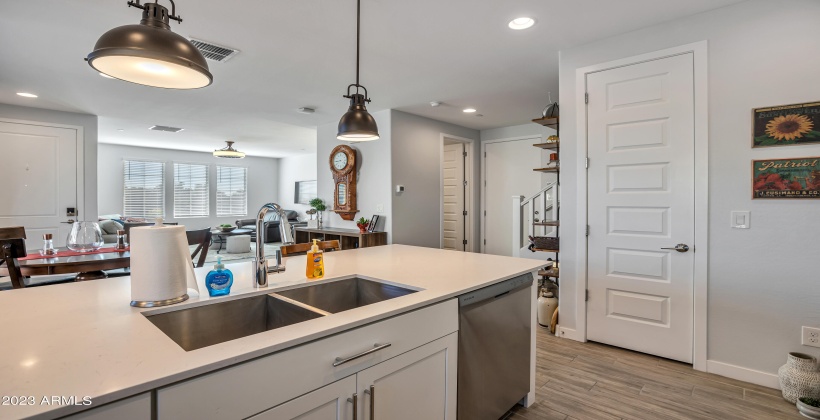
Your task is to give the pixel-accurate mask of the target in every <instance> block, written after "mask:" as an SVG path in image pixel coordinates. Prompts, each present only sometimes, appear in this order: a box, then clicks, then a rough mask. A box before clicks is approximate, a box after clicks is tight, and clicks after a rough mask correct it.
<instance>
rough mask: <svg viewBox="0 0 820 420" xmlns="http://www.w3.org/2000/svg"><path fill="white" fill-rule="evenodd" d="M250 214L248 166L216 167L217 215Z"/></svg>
mask: <svg viewBox="0 0 820 420" xmlns="http://www.w3.org/2000/svg"><path fill="white" fill-rule="evenodd" d="M246 214H248V168H240V167H236V166H217V167H216V215H217V216H220V217H221V216H244V215H246Z"/></svg>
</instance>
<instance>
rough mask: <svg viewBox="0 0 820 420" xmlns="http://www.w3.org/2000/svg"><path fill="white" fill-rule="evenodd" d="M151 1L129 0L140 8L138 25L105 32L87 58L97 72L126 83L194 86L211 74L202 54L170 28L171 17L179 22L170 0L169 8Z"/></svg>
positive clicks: (208, 81) (210, 79)
mask: <svg viewBox="0 0 820 420" xmlns="http://www.w3.org/2000/svg"><path fill="white" fill-rule="evenodd" d="M157 1H158V0H155V1H154V3H145V4H140V0H136V1H129V2H128V6H131V7H137V8H140V9H142V20H140V23H139V25H124V26H120V27H117V28H114V29H111V30H110V31H108V32H106V33H104V34H103V35H102V36H101V37H100V39H99V40H97V44H96V45H94V51H92V52H91V53H90V54H88V57H87V58H86V61H88V64H89V65H90V66H91V67H92V68H94V70H97V71H98V72H100V73H102V74H104V75H108V76H111V77H113V78H116V79H120V80H125V81H126V82H132V83H137V84H140V85H146V86H153V87H159V88H167V89H197V88H201V87H205V86H208V85H210V84H211V83H212V82H213V76H212V75H211V73H210V71H209V69H208V63H207V62H206V61H205V57H203V56H202V53H200V52H199V50H197V49H196V47H194V45H193V44H191V42H190V41H188V40H187V39H185V38H184V37H183V36H181V35H178V34H175V33H173V32H172V31H171V25H170V24H169V22H170V20H171V19H173V20H175V21H177V22H179V23H182V18H181V17H179V16H177V14H176V5H175V4H174V1H173V0H170V1H171V14H170V15H169V14H168V9H167V8H165V7H164V6H161V5H160V4H158V3H157Z"/></svg>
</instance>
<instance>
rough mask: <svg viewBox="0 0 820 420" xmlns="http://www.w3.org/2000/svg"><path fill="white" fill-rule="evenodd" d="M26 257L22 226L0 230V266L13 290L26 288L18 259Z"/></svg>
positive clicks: (24, 232)
mask: <svg viewBox="0 0 820 420" xmlns="http://www.w3.org/2000/svg"><path fill="white" fill-rule="evenodd" d="M25 256H26V229H25V228H24V227H22V226H15V227H5V228H0V265H3V264H4V265H5V266H6V269H7V270H8V272H9V278H11V287H12V288H13V289H22V288H24V287H26V282H25V279H26V278H25V277H24V276H23V274H22V273H21V272H20V263H19V262H18V261H17V259H18V258H22V257H25Z"/></svg>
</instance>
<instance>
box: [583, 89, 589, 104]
mask: <svg viewBox="0 0 820 420" xmlns="http://www.w3.org/2000/svg"><path fill="white" fill-rule="evenodd" d="M584 103H585V104H588V103H589V92H587V93H584Z"/></svg>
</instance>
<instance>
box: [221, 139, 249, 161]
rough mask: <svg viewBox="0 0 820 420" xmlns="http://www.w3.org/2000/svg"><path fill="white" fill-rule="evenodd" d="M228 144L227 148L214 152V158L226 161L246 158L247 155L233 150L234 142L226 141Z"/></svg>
mask: <svg viewBox="0 0 820 420" xmlns="http://www.w3.org/2000/svg"><path fill="white" fill-rule="evenodd" d="M225 143H228V145H227V146H225V147H223V148H221V149H216V150H214V157H218V158H224V159H242V158H244V157H245V154H244V153H242V152H240V151H239V150H236V149H234V148H233V142H232V141H226V142H225Z"/></svg>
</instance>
